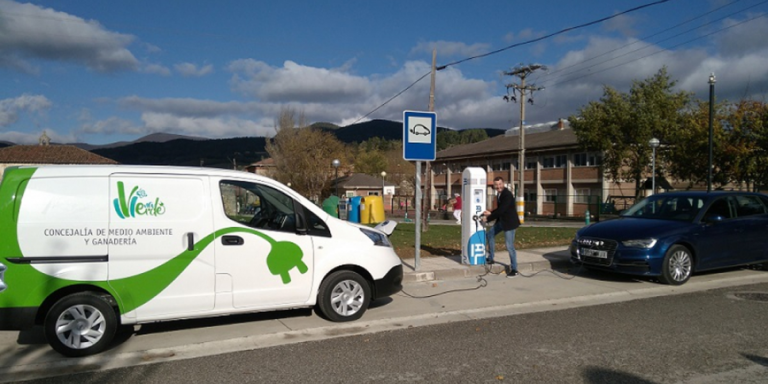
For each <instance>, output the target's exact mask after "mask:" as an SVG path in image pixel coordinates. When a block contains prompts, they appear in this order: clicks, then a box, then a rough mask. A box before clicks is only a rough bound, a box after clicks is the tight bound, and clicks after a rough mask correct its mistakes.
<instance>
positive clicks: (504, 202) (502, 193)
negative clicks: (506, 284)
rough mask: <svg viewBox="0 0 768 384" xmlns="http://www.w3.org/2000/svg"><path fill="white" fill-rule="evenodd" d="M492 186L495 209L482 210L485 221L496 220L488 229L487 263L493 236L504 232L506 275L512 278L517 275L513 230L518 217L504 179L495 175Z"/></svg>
mask: <svg viewBox="0 0 768 384" xmlns="http://www.w3.org/2000/svg"><path fill="white" fill-rule="evenodd" d="M493 188H494V189H495V190H496V209H494V210H493V211H487V210H486V211H484V212H483V217H484V218H485V220H487V221H491V220H496V223H494V224H493V227H491V229H490V230H489V231H488V234H487V240H488V264H493V263H494V259H493V254H494V248H496V247H495V245H496V241H495V240H494V238H495V237H496V235H497V234H498V233H499V232H504V242H505V244H506V245H507V250H508V251H509V271H508V272H507V277H509V278H512V277H515V276H517V275H518V272H517V251H515V230H516V229H517V228H518V227H519V226H520V219H519V218H518V217H517V211H516V209H515V199H514V197H513V196H512V192H510V191H509V190H508V189H506V188H504V179H502V178H501V177H497V178H495V179H493Z"/></svg>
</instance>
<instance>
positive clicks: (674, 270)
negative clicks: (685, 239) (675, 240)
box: [659, 244, 693, 285]
mask: <svg viewBox="0 0 768 384" xmlns="http://www.w3.org/2000/svg"><path fill="white" fill-rule="evenodd" d="M661 268H662V269H661V276H659V280H660V281H661V282H662V283H664V284H671V285H682V284H684V283H685V282H686V281H688V279H690V278H691V273H692V272H693V257H692V256H691V251H689V250H688V248H686V247H684V246H682V245H678V244H675V245H673V246H671V247H669V250H667V254H666V255H665V256H664V262H663V263H662V264H661Z"/></svg>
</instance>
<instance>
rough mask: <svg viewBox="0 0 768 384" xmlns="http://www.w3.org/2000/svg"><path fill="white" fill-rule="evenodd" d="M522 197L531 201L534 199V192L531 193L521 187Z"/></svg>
mask: <svg viewBox="0 0 768 384" xmlns="http://www.w3.org/2000/svg"><path fill="white" fill-rule="evenodd" d="M523 198H524V199H525V201H527V202H533V201H536V193H533V192H531V191H529V190H527V189H523Z"/></svg>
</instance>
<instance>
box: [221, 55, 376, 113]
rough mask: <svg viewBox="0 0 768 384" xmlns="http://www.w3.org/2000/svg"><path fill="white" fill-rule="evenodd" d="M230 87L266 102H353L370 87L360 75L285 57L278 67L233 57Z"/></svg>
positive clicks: (229, 68) (366, 80)
mask: <svg viewBox="0 0 768 384" xmlns="http://www.w3.org/2000/svg"><path fill="white" fill-rule="evenodd" d="M228 70H229V71H231V72H233V73H234V75H233V76H232V78H231V80H230V85H231V87H232V89H233V90H234V91H236V92H238V93H241V94H243V95H248V96H253V97H256V98H258V99H260V100H262V101H268V102H310V103H311V102H322V103H334V102H354V101H356V100H359V99H360V98H363V97H365V96H366V95H367V94H368V93H369V92H370V90H371V88H370V82H369V80H368V79H366V78H364V77H359V76H354V75H350V74H348V73H346V72H342V71H337V70H330V69H326V68H317V67H309V66H304V65H300V64H297V63H295V62H293V61H286V62H285V63H284V64H283V67H282V68H275V67H271V66H269V65H268V64H266V63H264V62H261V61H256V60H253V59H240V60H235V61H233V62H232V63H230V64H229V66H228Z"/></svg>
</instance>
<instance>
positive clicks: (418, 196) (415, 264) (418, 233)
mask: <svg viewBox="0 0 768 384" xmlns="http://www.w3.org/2000/svg"><path fill="white" fill-rule="evenodd" d="M415 212H418V214H416V215H414V216H415V217H416V221H415V222H414V224H416V253H415V254H414V261H413V269H414V270H415V271H418V270H419V265H420V264H421V257H420V256H421V255H420V253H421V252H420V251H421V161H417V162H416V211H415Z"/></svg>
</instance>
